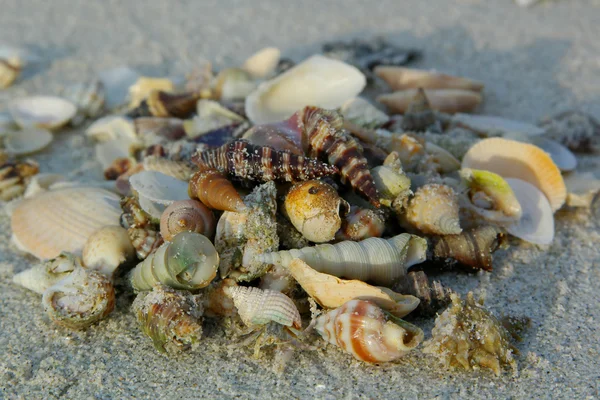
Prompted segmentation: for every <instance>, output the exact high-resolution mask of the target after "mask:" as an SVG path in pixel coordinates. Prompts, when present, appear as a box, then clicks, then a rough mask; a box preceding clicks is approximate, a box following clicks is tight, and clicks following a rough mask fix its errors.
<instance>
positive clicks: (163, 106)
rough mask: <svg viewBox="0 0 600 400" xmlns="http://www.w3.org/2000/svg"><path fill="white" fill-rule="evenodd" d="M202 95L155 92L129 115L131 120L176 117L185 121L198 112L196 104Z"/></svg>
mask: <svg viewBox="0 0 600 400" xmlns="http://www.w3.org/2000/svg"><path fill="white" fill-rule="evenodd" d="M198 99H200V93H196V92H187V93H178V94H174V93H168V92H165V91H162V90H153V91H151V92H150V94H149V95H148V97H147V98H146V100H144V101H142V102H141V103H140V105H139V106H138V107H136V108H134V109H133V110H131V111H130V112H129V113H128V114H127V115H128V116H129V117H131V118H139V117H161V118H167V117H175V118H181V119H185V118H188V117H189V116H190V115H191V114H193V113H194V111H196V102H197V101H198Z"/></svg>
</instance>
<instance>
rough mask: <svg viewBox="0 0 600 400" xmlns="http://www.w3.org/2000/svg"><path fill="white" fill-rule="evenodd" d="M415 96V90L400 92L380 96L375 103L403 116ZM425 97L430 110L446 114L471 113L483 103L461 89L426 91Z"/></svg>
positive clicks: (472, 93)
mask: <svg viewBox="0 0 600 400" xmlns="http://www.w3.org/2000/svg"><path fill="white" fill-rule="evenodd" d="M416 94H417V89H407V90H400V91H398V92H394V93H389V94H382V95H380V96H378V97H377V101H378V102H380V103H381V104H383V105H385V106H387V107H388V109H389V110H390V111H392V112H393V113H399V114H404V113H405V112H406V111H407V110H408V107H409V106H410V104H411V102H412V100H413V99H414V97H415V95H416ZM425 95H426V96H427V99H428V100H429V104H430V105H431V108H432V109H434V110H437V111H441V112H445V113H448V114H454V113H457V112H471V111H473V110H475V108H477V106H478V105H479V104H481V102H482V101H483V99H482V96H481V94H479V93H477V92H471V91H469V90H461V89H426V90H425Z"/></svg>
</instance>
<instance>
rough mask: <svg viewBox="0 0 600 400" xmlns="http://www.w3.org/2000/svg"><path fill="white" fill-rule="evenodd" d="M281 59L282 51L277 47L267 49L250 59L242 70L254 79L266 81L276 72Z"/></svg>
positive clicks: (261, 50)
mask: <svg viewBox="0 0 600 400" xmlns="http://www.w3.org/2000/svg"><path fill="white" fill-rule="evenodd" d="M280 57H281V51H279V49H278V48H277V47H265V48H264V49H260V50H259V51H257V52H256V53H254V54H252V55H251V56H250V57H248V59H247V60H246V61H244V64H243V65H242V69H244V70H245V71H246V72H248V73H249V74H250V76H252V77H253V78H254V79H264V78H266V77H268V76H269V75H271V74H272V73H273V71H275V68H277V64H279V58H280Z"/></svg>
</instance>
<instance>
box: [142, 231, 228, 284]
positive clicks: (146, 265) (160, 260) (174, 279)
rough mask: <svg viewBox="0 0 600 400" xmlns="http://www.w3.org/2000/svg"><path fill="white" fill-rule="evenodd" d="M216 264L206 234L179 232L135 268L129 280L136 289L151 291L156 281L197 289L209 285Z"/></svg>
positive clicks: (217, 258)
mask: <svg viewBox="0 0 600 400" xmlns="http://www.w3.org/2000/svg"><path fill="white" fill-rule="evenodd" d="M218 266H219V254H217V251H216V250H215V247H214V246H213V245H212V243H211V242H210V240H208V238H206V236H202V235H201V234H199V233H195V232H181V233H179V234H177V235H176V236H175V237H174V238H173V240H172V241H171V242H170V243H168V242H166V243H163V244H162V245H161V246H160V247H159V248H158V249H157V250H156V251H155V252H154V253H152V254H150V255H149V256H148V257H147V258H146V259H145V260H144V261H142V262H141V263H139V264H138V265H137V266H136V267H135V269H134V270H133V272H132V275H131V283H132V286H133V288H134V289H135V290H136V291H143V290H152V287H153V286H154V285H156V284H158V283H162V284H163V285H166V286H169V287H172V288H174V289H185V290H196V289H201V288H203V287H205V286H208V284H209V283H210V282H211V281H212V280H213V279H214V278H215V277H216V275H217V268H218Z"/></svg>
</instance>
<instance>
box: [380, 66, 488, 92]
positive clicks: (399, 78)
mask: <svg viewBox="0 0 600 400" xmlns="http://www.w3.org/2000/svg"><path fill="white" fill-rule="evenodd" d="M375 75H377V76H378V77H380V78H381V79H383V80H384V81H385V82H386V83H387V84H388V85H390V87H391V88H392V89H393V90H404V89H418V88H423V89H462V90H471V91H476V92H478V91H481V90H483V83H481V82H478V81H476V80H473V79H469V78H463V77H460V76H452V75H448V74H444V73H441V72H438V71H435V70H422V69H416V68H406V67H399V66H385V65H382V66H379V67H376V68H375Z"/></svg>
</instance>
